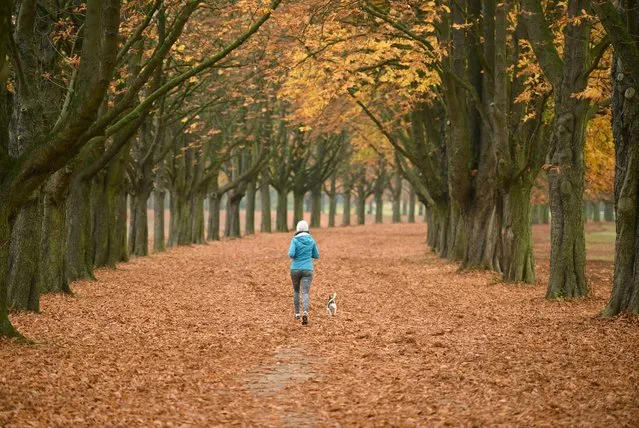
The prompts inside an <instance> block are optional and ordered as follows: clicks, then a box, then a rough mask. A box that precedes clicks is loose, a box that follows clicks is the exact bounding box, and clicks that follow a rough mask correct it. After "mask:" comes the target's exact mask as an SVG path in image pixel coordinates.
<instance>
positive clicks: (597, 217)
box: [592, 201, 601, 223]
mask: <svg viewBox="0 0 639 428" xmlns="http://www.w3.org/2000/svg"><path fill="white" fill-rule="evenodd" d="M600 208H601V203H600V202H599V201H597V202H593V203H592V220H593V221H596V222H597V223H601V211H600Z"/></svg>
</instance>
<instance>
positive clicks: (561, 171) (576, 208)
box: [522, 0, 607, 298]
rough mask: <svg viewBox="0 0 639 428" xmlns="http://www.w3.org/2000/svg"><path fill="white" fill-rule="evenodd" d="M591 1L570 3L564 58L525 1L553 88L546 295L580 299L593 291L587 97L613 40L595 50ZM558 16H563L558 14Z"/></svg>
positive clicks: (538, 10)
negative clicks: (587, 232) (587, 235)
mask: <svg viewBox="0 0 639 428" xmlns="http://www.w3.org/2000/svg"><path fill="white" fill-rule="evenodd" d="M587 8H588V2H587V1H586V0H570V1H568V3H567V5H566V11H565V12H566V23H565V26H564V30H563V58H562V56H561V55H560V53H559V51H558V50H557V47H556V45H555V44H554V40H555V39H554V36H553V33H552V31H551V27H550V25H549V23H548V17H547V16H546V13H545V12H544V11H543V9H542V5H541V2H540V1H539V0H524V1H523V10H522V18H523V21H524V23H525V25H526V30H527V33H528V37H529V39H530V41H531V43H532V46H533V49H534V51H535V54H536V56H537V59H538V60H539V64H540V66H541V67H542V69H543V71H544V74H545V75H546V77H547V78H548V80H549V81H550V83H551V85H552V87H553V98H554V110H555V116H554V123H553V133H552V139H551V146H550V153H549V158H550V159H551V164H552V166H551V167H550V169H549V183H550V190H549V195H550V210H551V213H552V225H551V256H550V260H551V267H550V279H549V283H548V290H547V293H546V296H547V297H549V298H558V297H568V298H570V297H578V296H584V295H586V294H587V293H588V286H587V283H586V278H585V263H586V250H585V241H584V233H583V227H584V216H583V209H582V204H583V202H582V201H583V194H584V142H585V133H586V125H587V119H588V116H589V114H588V110H589V109H590V108H591V107H590V103H589V100H588V99H584V98H581V97H577V96H575V94H580V93H583V92H584V91H585V89H586V87H587V84H588V76H589V74H590V72H591V71H592V69H594V67H596V65H597V63H598V61H599V59H600V58H601V55H602V51H603V50H604V49H605V48H606V47H607V41H606V40H605V39H602V40H601V41H600V42H599V43H597V44H595V45H593V46H591V45H590V43H589V41H590V35H591V29H592V24H591V22H590V20H589V19H588V17H587V16H585V15H583V11H584V10H585V9H587ZM554 12H557V11H556V10H555V11H554Z"/></svg>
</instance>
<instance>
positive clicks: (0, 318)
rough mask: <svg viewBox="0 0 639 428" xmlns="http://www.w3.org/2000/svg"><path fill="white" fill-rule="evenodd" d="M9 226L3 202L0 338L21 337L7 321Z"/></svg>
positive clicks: (0, 206)
mask: <svg viewBox="0 0 639 428" xmlns="http://www.w3.org/2000/svg"><path fill="white" fill-rule="evenodd" d="M10 238H11V226H10V224H9V210H8V209H7V204H6V203H5V201H2V203H0V336H2V337H21V335H20V333H18V331H17V330H16V329H15V328H14V327H13V325H12V324H11V321H9V307H8V302H9V295H8V291H9V290H8V277H9V243H10Z"/></svg>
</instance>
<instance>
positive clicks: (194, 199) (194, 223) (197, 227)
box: [189, 192, 206, 244]
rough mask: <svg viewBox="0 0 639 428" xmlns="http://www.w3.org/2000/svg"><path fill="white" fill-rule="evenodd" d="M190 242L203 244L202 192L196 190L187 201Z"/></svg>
mask: <svg viewBox="0 0 639 428" xmlns="http://www.w3.org/2000/svg"><path fill="white" fill-rule="evenodd" d="M189 212H190V215H189V220H190V225H189V226H190V229H191V242H190V243H191V244H204V243H206V240H205V239H204V194H203V193H201V192H197V193H195V194H194V195H192V196H191V200H190V201H189Z"/></svg>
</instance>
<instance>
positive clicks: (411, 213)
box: [408, 186, 417, 223]
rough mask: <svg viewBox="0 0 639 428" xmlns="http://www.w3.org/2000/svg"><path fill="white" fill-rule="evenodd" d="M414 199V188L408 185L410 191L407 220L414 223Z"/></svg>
mask: <svg viewBox="0 0 639 428" xmlns="http://www.w3.org/2000/svg"><path fill="white" fill-rule="evenodd" d="M415 199H417V195H416V194H415V189H414V188H413V186H411V187H410V193H409V194H408V222H409V223H415Z"/></svg>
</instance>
